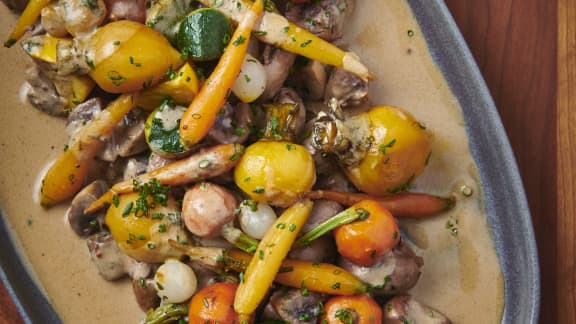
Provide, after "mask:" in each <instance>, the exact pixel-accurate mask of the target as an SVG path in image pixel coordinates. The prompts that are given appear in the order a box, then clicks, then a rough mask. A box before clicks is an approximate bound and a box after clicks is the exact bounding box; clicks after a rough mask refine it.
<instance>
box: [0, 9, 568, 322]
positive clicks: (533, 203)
mask: <svg viewBox="0 0 576 324" xmlns="http://www.w3.org/2000/svg"><path fill="white" fill-rule="evenodd" d="M364 1H365V0H364ZM446 4H447V5H448V7H449V8H450V10H451V11H452V13H453V15H454V18H455V20H456V22H457V24H458V26H459V27H460V29H461V30H462V33H463V35H464V37H465V38H466V41H467V42H468V45H469V46H470V48H471V50H472V53H473V54H474V57H475V58H476V61H477V62H478V65H479V66H480V69H481V70H482V73H483V75H484V78H485V79H486V82H487V84H488V87H489V88H490V91H491V93H492V96H493V97H494V100H495V101H496V105H497V107H498V109H499V111H500V114H501V117H502V120H503V122H504V125H505V127H506V131H507V133H508V136H509V138H510V142H511V144H512V147H513V149H514V152H515V155H516V159H517V161H518V165H519V168H520V173H521V175H522V178H523V181H524V184H525V188H526V194H527V196H528V201H529V204H530V208H531V211H532V218H533V222H534V227H535V232H536V239H537V242H538V250H539V257H540V265H541V273H542V298H541V300H542V302H541V311H540V323H543V324H544V323H576V292H575V290H576V269H575V259H576V239H575V236H574V233H576V203H575V201H574V200H575V198H576V178H575V177H576V169H575V166H576V151H575V149H576V143H574V142H576V129H575V128H576V98H575V97H574V94H576V4H575V2H574V1H573V0H556V1H554V0H544V1H542V0H473V1H462V0H446ZM571 91H572V92H571ZM571 93H572V94H573V96H572V97H570V94H571ZM570 126H572V127H570ZM21 321H22V320H21V319H20V317H19V315H18V312H17V311H16V308H15V307H14V305H13V304H12V302H11V300H10V297H9V296H8V295H7V293H6V291H5V289H4V287H2V286H1V285H0V323H4V322H7V323H20V322H21Z"/></svg>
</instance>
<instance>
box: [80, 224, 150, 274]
mask: <svg viewBox="0 0 576 324" xmlns="http://www.w3.org/2000/svg"><path fill="white" fill-rule="evenodd" d="M86 244H87V245H88V251H89V252H90V258H91V259H92V262H94V264H95V265H96V268H97V269H98V273H99V274H100V276H102V277H103V278H104V279H106V280H110V281H112V280H116V279H119V278H121V277H123V276H125V275H129V276H130V277H132V278H133V279H134V278H136V279H138V278H146V277H148V275H149V274H150V272H151V270H152V267H151V266H150V265H149V264H147V263H144V262H138V261H135V260H134V259H132V258H130V257H128V256H127V255H126V254H124V253H123V252H122V251H121V250H120V248H119V247H118V244H117V243H116V241H115V240H114V239H113V238H112V235H111V234H110V233H109V232H100V233H97V234H94V235H91V236H90V237H88V239H87V240H86Z"/></svg>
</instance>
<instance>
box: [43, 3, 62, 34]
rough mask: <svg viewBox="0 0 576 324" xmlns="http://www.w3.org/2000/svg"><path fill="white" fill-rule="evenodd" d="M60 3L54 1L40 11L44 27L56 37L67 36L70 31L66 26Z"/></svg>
mask: <svg viewBox="0 0 576 324" xmlns="http://www.w3.org/2000/svg"><path fill="white" fill-rule="evenodd" d="M58 7H59V4H58V3H52V4H49V5H47V6H46V7H44V8H42V11H41V12H40V17H41V23H42V27H44V29H45V30H46V32H47V33H48V34H50V35H52V36H54V37H66V36H67V35H68V31H67V30H66V27H65V25H64V24H65V22H64V18H63V17H62V16H61V15H60V8H58Z"/></svg>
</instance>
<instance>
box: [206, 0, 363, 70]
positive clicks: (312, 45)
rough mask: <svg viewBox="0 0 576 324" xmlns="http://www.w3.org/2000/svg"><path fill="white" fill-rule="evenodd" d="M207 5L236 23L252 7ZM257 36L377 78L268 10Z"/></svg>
mask: <svg viewBox="0 0 576 324" xmlns="http://www.w3.org/2000/svg"><path fill="white" fill-rule="evenodd" d="M200 2H201V3H202V4H203V5H205V6H210V7H213V8H216V9H218V10H221V11H222V12H223V13H224V14H226V15H227V16H228V17H230V19H231V20H233V21H241V20H242V18H243V17H244V16H245V15H246V12H247V8H249V7H250V4H249V2H248V1H246V0H224V1H211V0H200ZM254 35H255V36H256V37H257V38H258V39H259V40H260V41H262V42H264V43H267V44H271V45H275V46H278V47H280V48H282V49H284V50H286V51H288V52H292V53H295V54H298V55H302V56H304V57H307V58H309V59H312V60H316V61H319V62H322V63H325V64H329V65H333V66H337V67H341V68H343V69H345V70H347V71H350V72H352V73H354V74H356V75H358V76H360V77H361V78H363V79H365V80H367V79H371V78H372V77H373V76H372V74H371V73H370V71H368V68H366V67H365V66H364V65H363V64H362V62H360V60H359V59H358V57H357V56H356V55H355V54H354V53H351V52H345V51H343V50H341V49H339V48H338V47H336V46H335V45H332V44H331V43H329V42H326V41H325V40H323V39H321V38H319V37H318V36H316V35H314V34H312V33H311V32H309V31H307V30H306V29H304V28H301V27H299V26H297V25H295V24H293V23H291V22H289V21H288V20H287V19H286V18H285V17H283V16H281V15H280V14H278V13H275V12H271V11H266V12H264V14H263V15H262V20H261V21H260V22H259V24H257V25H256V26H255V27H254Z"/></svg>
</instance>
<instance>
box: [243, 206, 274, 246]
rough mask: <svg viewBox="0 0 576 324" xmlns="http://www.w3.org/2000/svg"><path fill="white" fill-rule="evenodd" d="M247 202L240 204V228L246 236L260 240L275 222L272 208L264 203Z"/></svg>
mask: <svg viewBox="0 0 576 324" xmlns="http://www.w3.org/2000/svg"><path fill="white" fill-rule="evenodd" d="M249 202H250V203H245V202H242V203H241V204H240V215H238V221H239V223H240V228H241V229H242V231H244V233H246V234H247V235H249V236H251V237H253V238H255V239H262V238H263V237H264V234H266V232H267V231H268V229H269V228H270V226H272V224H274V222H275V221H276V213H275V212H274V209H272V207H270V206H268V205H267V204H265V203H256V202H255V201H249Z"/></svg>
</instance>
